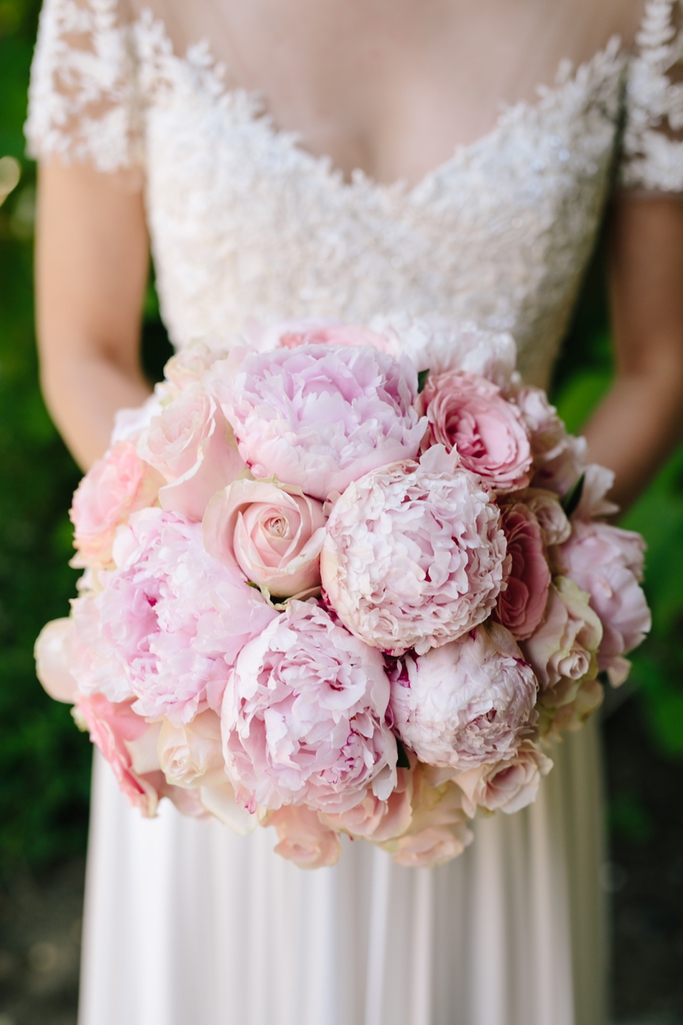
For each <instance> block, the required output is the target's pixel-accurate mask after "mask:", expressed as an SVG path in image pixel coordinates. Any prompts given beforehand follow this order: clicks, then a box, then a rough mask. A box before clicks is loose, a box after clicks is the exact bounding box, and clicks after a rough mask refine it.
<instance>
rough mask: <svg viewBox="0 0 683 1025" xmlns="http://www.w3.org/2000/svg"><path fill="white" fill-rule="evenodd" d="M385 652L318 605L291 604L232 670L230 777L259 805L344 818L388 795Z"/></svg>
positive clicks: (226, 709) (392, 753) (392, 752)
mask: <svg viewBox="0 0 683 1025" xmlns="http://www.w3.org/2000/svg"><path fill="white" fill-rule="evenodd" d="M388 704H389V680H388V678H387V676H386V673H385V671H384V663H383V659H382V656H381V655H380V653H379V652H378V651H376V650H375V649H374V648H368V647H367V646H366V645H365V644H363V643H362V642H360V641H358V640H357V639H356V638H355V637H354V636H353V635H352V634H350V633H348V631H346V630H345V629H344V628H343V627H342V626H339V625H337V624H336V623H335V622H334V621H333V620H332V618H331V617H330V616H329V615H328V613H327V612H325V610H324V609H323V608H321V607H320V606H318V605H317V604H316V603H315V602H313V601H309V602H300V601H296V600H292V601H290V602H289V604H288V606H287V610H286V612H284V613H283V614H282V615H281V616H279V617H278V618H277V619H276V620H274V621H273V622H272V623H271V624H270V626H268V627H267V628H266V629H265V630H264V631H263V633H262V634H261V636H260V637H257V638H256V639H255V640H254V641H252V642H250V643H249V644H247V645H246V646H245V647H244V649H243V650H242V652H241V653H240V655H239V657H238V659H237V662H236V664H235V667H234V669H233V670H232V671H231V673H230V676H229V679H228V684H227V687H226V689H225V697H224V699H223V712H222V727H223V744H224V755H225V762H226V766H227V770H228V775H229V776H230V779H231V780H232V782H233V784H234V785H235V787H236V789H237V790H238V796H239V793H240V788H241V789H242V791H246V794H245V800H244V803H245V805H246V806H249V803H250V800H251V798H250V796H249V795H252V796H253V801H254V803H255V804H257V805H261V806H263V807H266V808H269V809H271V810H276V809H278V808H280V807H281V806H282V805H283V804H294V803H295V804H307V805H309V807H311V808H313V809H315V810H317V811H325V812H329V813H337V814H342V813H343V812H345V811H348V810H349V809H350V808H353V807H355V805H357V804H360V803H361V801H362V800H363V799H364V798H365V796H366V794H367V791H368V790H371V792H372V793H373V794H374V796H375V797H377V798H379V799H380V800H383V801H384V800H387V799H388V798H389V795H390V794H391V792H392V790H393V789H394V786H395V785H396V761H397V757H398V754H397V749H396V740H395V738H394V735H393V733H392V732H391V730H390V729H389V728H388V726H387V725H386V723H385V716H386V712H387V707H388Z"/></svg>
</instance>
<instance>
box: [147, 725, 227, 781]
mask: <svg viewBox="0 0 683 1025" xmlns="http://www.w3.org/2000/svg"><path fill="white" fill-rule="evenodd" d="M158 756H159V765H160V767H161V770H162V772H163V773H164V775H165V777H166V780H167V782H168V783H171V784H172V785H173V786H176V787H196V786H204V787H209V786H221V785H222V784H224V783H227V782H228V779H227V776H226V774H225V763H224V761H223V748H222V744H221V721H220V719H219V717H218V716H217V715H216V713H215V712H214V711H212V710H211V709H209V710H208V711H206V712H202V713H201V714H200V715H198V716H197V717H196V718H195V719H193V720H192V722H191V723H187V724H186V725H185V726H174V725H173V723H171V722H169V720H168V719H166V720H164V722H163V723H162V725H161V731H160V734H159V740H158Z"/></svg>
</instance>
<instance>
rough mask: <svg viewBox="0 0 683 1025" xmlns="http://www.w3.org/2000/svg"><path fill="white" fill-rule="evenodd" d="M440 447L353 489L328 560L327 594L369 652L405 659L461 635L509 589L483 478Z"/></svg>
mask: <svg viewBox="0 0 683 1025" xmlns="http://www.w3.org/2000/svg"><path fill="white" fill-rule="evenodd" d="M456 458H457V457H455V456H454V455H450V456H449V455H446V453H445V451H444V449H443V448H442V447H441V446H435V447H434V448H431V449H429V451H428V452H426V453H425V454H424V455H423V456H422V459H421V460H420V463H412V462H410V463H408V462H406V463H396V464H393V465H392V466H387V467H383V468H382V469H380V470H374V471H372V472H371V473H368V474H367V475H366V476H365V477H363V478H361V480H359V481H356V482H354V483H353V484H351V485H350V486H349V487H348V488H347V490H346V491H345V493H344V494H343V495H342V497H341V498H340V499H339V500H338V501H337V503H336V504H335V506H334V508H333V510H332V512H331V514H330V519H329V521H328V524H327V536H326V538H325V543H324V545H323V551H322V556H321V564H320V569H321V575H322V581H323V587H324V589H325V592H326V594H327V596H328V598H329V600H330V602H331V604H332V606H333V607H334V610H335V612H336V613H337V615H338V616H339V618H340V619H341V620H342V622H343V623H344V624H345V625H346V626H347V627H348V629H349V630H351V631H352V632H353V633H354V634H356V636H357V637H360V638H361V639H362V640H364V641H365V643H366V644H369V645H373V646H376V647H378V648H382V649H383V650H384V651H388V652H390V653H391V654H394V655H401V654H403V653H404V652H405V651H407V650H408V649H409V648H413V647H414V648H415V650H416V651H417V652H419V653H423V652H425V651H427V650H428V649H429V648H432V647H436V646H438V645H441V644H447V643H448V642H450V641H452V640H454V639H455V638H457V637H460V636H462V634H464V633H466V632H467V631H468V630H471V629H472V627H474V626H476V625H477V624H478V623H481V622H483V620H485V619H486V618H487V617H488V616H489V614H490V612H491V610H492V609H493V607H494V605H495V603H496V599H497V597H498V593H499V591H500V589H501V587H502V586H503V579H504V566H505V557H506V548H505V535H504V534H503V532H502V530H501V529H500V513H499V510H498V508H497V506H496V505H495V503H494V501H493V499H492V497H491V495H490V493H489V492H488V491H487V490H486V489H484V488H483V487H482V486H481V483H480V481H479V479H478V478H477V477H475V476H473V475H472V474H470V473H469V472H468V471H467V470H463V469H460V468H458V467H456V465H455V464H456Z"/></svg>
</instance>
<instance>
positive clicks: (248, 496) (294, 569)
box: [204, 480, 326, 598]
mask: <svg viewBox="0 0 683 1025" xmlns="http://www.w3.org/2000/svg"><path fill="white" fill-rule="evenodd" d="M325 520H326V517H325V514H324V513H323V507H322V505H321V504H320V502H317V501H316V500H315V499H314V498H309V497H308V495H304V494H303V492H302V491H301V488H296V487H292V486H291V485H288V484H278V483H271V482H269V481H254V480H240V481H236V482H235V483H234V484H230V485H229V486H228V487H227V488H226V489H225V490H224V491H220V492H219V493H218V494H217V495H214V497H213V498H212V499H211V501H210V502H209V505H208V507H207V510H206V513H205V515H204V542H205V544H206V548H207V551H209V552H210V553H211V554H212V555H213V556H215V558H216V559H218V560H219V561H220V562H224V563H225V564H226V565H229V566H239V567H240V569H241V570H242V572H243V573H244V574H245V576H246V577H247V579H248V580H251V581H252V582H253V583H254V584H258V585H259V587H264V588H267V589H268V591H269V592H270V593H271V594H274V595H278V596H279V597H283V598H290V597H292V595H296V594H301V593H302V592H305V591H309V592H310V591H312V590H314V589H318V588H319V587H320V551H321V549H322V546H323V540H324V538H325V529H324V527H325Z"/></svg>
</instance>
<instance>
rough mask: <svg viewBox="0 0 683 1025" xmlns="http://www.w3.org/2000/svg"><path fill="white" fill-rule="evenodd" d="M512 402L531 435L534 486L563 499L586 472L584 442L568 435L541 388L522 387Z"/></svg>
mask: <svg viewBox="0 0 683 1025" xmlns="http://www.w3.org/2000/svg"><path fill="white" fill-rule="evenodd" d="M515 401H516V403H517V405H518V407H519V409H520V411H521V413H522V416H523V418H524V421H525V423H526V425H527V429H528V431H529V434H530V436H531V451H532V453H533V457H534V466H535V472H534V477H533V485H534V487H536V488H542V489H544V490H546V491H553V492H555V494H558V495H560V496H561V497H563V496H564V495H566V494H567V493H568V492H569V491H570V489H571V488H572V486H573V485H574V484H575V483H576V482H577V481H578V479H579V478H580V476H581V474H582V473H583V472H584V471H585V469H586V466H587V458H586V452H587V445H586V440H585V438H575V437H573V436H572V435H570V434H567V429H566V427H565V426H564V424H563V422H562V420H560V418H559V416H558V415H557V410H556V409H555V407H554V406H551V405H550V403H549V402H548V396H547V395H546V393H545V392H544V391H543V390H542V389H541V388H534V387H531V386H526V387H522V388H520V389H519V390H518V391H517V393H516V395H515Z"/></svg>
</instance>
